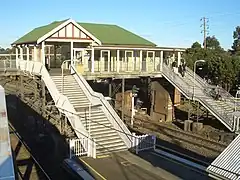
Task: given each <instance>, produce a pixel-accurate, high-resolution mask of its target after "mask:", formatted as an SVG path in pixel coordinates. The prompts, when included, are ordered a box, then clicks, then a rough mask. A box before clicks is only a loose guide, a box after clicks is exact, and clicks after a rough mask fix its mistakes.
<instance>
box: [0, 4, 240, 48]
mask: <svg viewBox="0 0 240 180" xmlns="http://www.w3.org/2000/svg"><path fill="white" fill-rule="evenodd" d="M239 5H240V2H239V0H231V1H228V0H201V1H199V0H198V1H197V0H182V1H180V0H120V1H114V0H89V1H82V0H41V1H32V0H22V1H19V0H15V1H2V2H1V13H0V14H1V28H0V46H2V47H8V46H9V45H10V44H11V43H12V42H13V41H15V40H16V39H17V38H19V37H21V36H22V35H24V34H25V33H27V32H28V31H30V30H32V29H33V28H35V27H37V26H41V25H45V24H47V23H50V22H52V21H55V20H62V19H67V18H72V19H74V20H76V21H79V22H97V23H112V24H117V25H120V26H122V27H124V28H126V29H128V30H130V31H133V32H135V33H137V34H138V35H141V36H143V37H145V38H147V39H149V40H151V41H153V42H155V43H156V44H157V45H159V46H179V47H189V46H190V45H191V44H192V43H193V42H194V41H200V42H202V34H201V28H200V25H201V22H200V18H201V17H202V16H206V17H208V18H209V30H210V31H209V35H215V36H216V37H217V38H218V39H219V41H220V43H221V45H222V46H223V47H224V48H230V47H231V45H232V41H233V39H232V34H233V30H234V29H235V27H236V26H237V25H240V10H239Z"/></svg>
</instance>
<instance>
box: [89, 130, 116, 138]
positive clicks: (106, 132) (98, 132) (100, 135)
mask: <svg viewBox="0 0 240 180" xmlns="http://www.w3.org/2000/svg"><path fill="white" fill-rule="evenodd" d="M115 132H116V130H114V129H107V130H105V131H94V132H91V136H93V137H95V138H98V137H104V136H105V135H106V134H111V133H115Z"/></svg>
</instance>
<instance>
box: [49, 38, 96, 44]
mask: <svg viewBox="0 0 240 180" xmlns="http://www.w3.org/2000/svg"><path fill="white" fill-rule="evenodd" d="M71 41H74V42H89V43H91V42H93V41H92V40H90V39H89V40H87V39H74V40H73V39H46V42H71Z"/></svg>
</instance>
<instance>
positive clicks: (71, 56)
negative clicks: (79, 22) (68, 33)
mask: <svg viewBox="0 0 240 180" xmlns="http://www.w3.org/2000/svg"><path fill="white" fill-rule="evenodd" d="M70 58H71V66H73V65H74V62H73V41H71V44H70ZM67 64H68V63H67ZM70 70H71V73H72V68H71V67H70Z"/></svg>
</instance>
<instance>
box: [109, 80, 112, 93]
mask: <svg viewBox="0 0 240 180" xmlns="http://www.w3.org/2000/svg"><path fill="white" fill-rule="evenodd" d="M108 97H112V80H109V84H108Z"/></svg>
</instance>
